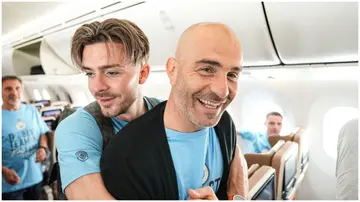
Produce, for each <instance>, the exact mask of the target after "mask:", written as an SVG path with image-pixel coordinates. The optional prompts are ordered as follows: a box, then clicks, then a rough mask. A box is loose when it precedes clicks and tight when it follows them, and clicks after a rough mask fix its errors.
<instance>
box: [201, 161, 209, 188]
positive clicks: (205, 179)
mask: <svg viewBox="0 0 360 202" xmlns="http://www.w3.org/2000/svg"><path fill="white" fill-rule="evenodd" d="M208 179H209V168H208V167H207V165H206V164H205V165H204V170H203V177H202V179H201V184H203V185H204V184H205V182H207V180H208Z"/></svg>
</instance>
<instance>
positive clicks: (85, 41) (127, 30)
mask: <svg viewBox="0 0 360 202" xmlns="http://www.w3.org/2000/svg"><path fill="white" fill-rule="evenodd" d="M99 42H109V43H112V42H115V43H120V44H122V45H123V46H124V49H125V54H126V55H127V57H128V59H130V61H131V63H132V64H133V65H137V64H139V63H140V64H141V65H144V64H146V63H147V62H148V60H149V52H150V45H149V40H148V38H147V36H146V35H145V33H144V32H143V31H142V30H141V29H140V28H139V27H138V26H137V25H136V24H135V23H133V22H130V21H128V20H123V19H115V18H110V19H107V20H105V21H103V22H98V21H95V22H92V23H90V24H84V25H82V26H81V27H79V28H78V29H77V30H76V32H75V34H74V36H73V37H72V41H71V59H72V61H73V63H75V64H76V65H77V66H78V67H80V66H81V63H82V54H83V51H84V47H85V46H86V45H91V44H95V43H99Z"/></svg>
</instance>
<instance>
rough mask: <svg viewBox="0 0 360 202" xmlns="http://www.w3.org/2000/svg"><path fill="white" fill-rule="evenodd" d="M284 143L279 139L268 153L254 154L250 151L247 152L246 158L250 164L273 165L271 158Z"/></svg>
mask: <svg viewBox="0 0 360 202" xmlns="http://www.w3.org/2000/svg"><path fill="white" fill-rule="evenodd" d="M282 145H284V141H279V142H278V143H276V144H275V145H274V147H272V148H271V149H270V150H269V151H268V152H267V153H261V154H254V153H251V154H250V153H249V154H245V155H244V157H245V160H246V163H247V165H248V166H251V165H253V164H259V166H271V160H272V158H273V156H274V154H275V152H276V151H277V150H278V149H279V148H281V146H282Z"/></svg>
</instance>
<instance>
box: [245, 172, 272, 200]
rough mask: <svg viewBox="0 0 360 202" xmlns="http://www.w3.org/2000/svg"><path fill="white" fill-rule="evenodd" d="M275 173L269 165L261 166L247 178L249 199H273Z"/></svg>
mask: <svg viewBox="0 0 360 202" xmlns="http://www.w3.org/2000/svg"><path fill="white" fill-rule="evenodd" d="M275 188H276V173H275V169H274V168H272V167H270V166H261V167H260V168H259V169H257V170H256V171H255V172H254V173H253V175H252V176H251V177H250V178H249V194H248V199H249V200H275V195H276V192H275Z"/></svg>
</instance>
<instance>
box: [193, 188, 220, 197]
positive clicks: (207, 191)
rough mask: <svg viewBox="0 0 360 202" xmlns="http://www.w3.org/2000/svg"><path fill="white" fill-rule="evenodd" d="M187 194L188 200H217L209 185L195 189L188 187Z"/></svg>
mask: <svg viewBox="0 0 360 202" xmlns="http://www.w3.org/2000/svg"><path fill="white" fill-rule="evenodd" d="M188 194H189V198H188V200H218V198H217V197H216V195H215V193H214V191H213V190H212V189H211V187H209V186H206V187H203V188H199V189H195V190H194V189H189V190H188Z"/></svg>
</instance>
